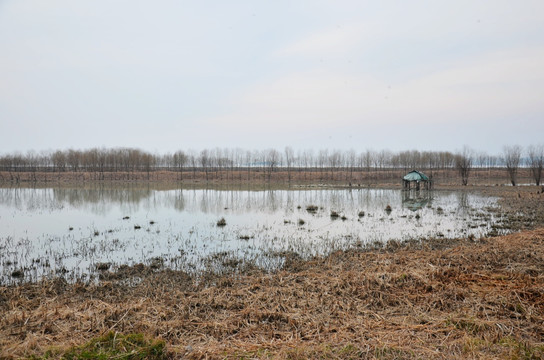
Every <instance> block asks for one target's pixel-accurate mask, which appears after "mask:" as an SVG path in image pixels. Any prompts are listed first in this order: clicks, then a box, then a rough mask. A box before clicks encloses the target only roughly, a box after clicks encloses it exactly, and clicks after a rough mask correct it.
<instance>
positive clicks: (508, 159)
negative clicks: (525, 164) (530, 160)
mask: <svg viewBox="0 0 544 360" xmlns="http://www.w3.org/2000/svg"><path fill="white" fill-rule="evenodd" d="M521 152H522V148H521V146H519V145H513V146H505V147H504V148H503V158H502V160H503V162H504V166H506V171H507V172H508V176H509V177H510V182H511V183H512V186H516V184H517V177H518V168H519V164H520V160H521Z"/></svg>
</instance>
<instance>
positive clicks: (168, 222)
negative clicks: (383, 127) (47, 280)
mask: <svg viewBox="0 0 544 360" xmlns="http://www.w3.org/2000/svg"><path fill="white" fill-rule="evenodd" d="M501 220H502V219H501V216H500V211H498V205H497V199H496V198H492V197H484V196H480V195H477V194H475V193H470V192H463V191H456V192H446V191H433V192H424V191H421V192H419V193H416V192H403V191H401V190H380V189H360V190H340V189H314V190H267V191H249V190H248V191H241V190H232V191H226V190H214V189H207V190H195V189H178V190H167V191H161V190H154V189H150V188H141V187H134V188H131V187H126V188H105V187H94V188H85V189H81V188H76V189H73V188H43V189H33V188H2V189H0V283H3V284H9V283H14V282H23V281H35V280H38V279H40V278H42V277H49V276H59V275H60V276H63V277H65V278H66V279H68V280H69V281H76V280H82V281H92V280H93V279H94V278H96V277H97V276H98V275H99V274H100V272H102V271H107V270H114V269H118V268H119V267H123V266H127V265H128V266H131V265H135V264H139V263H143V264H145V265H148V266H151V267H152V268H153V267H154V268H161V267H167V268H172V269H178V270H183V271H187V272H189V273H199V272H201V271H203V270H205V269H213V270H214V271H218V272H221V271H223V270H228V269H230V270H232V269H233V268H238V269H243V267H244V266H245V265H248V264H251V266H255V265H256V266H259V267H262V268H265V269H271V270H272V269H276V268H278V267H281V265H282V264H283V262H284V261H285V256H286V254H290V255H291V256H293V255H294V254H296V255H295V256H300V257H303V258H308V257H311V256H314V255H325V254H328V253H330V252H331V251H334V250H339V249H348V248H352V247H364V246H376V245H377V244H383V243H385V242H387V241H390V240H397V241H405V240H412V239H422V238H430V237H445V238H457V237H469V236H474V237H475V238H478V237H481V236H485V235H486V234H488V233H489V232H490V231H496V230H493V229H494V226H495V225H496V224H498V223H500V222H501Z"/></svg>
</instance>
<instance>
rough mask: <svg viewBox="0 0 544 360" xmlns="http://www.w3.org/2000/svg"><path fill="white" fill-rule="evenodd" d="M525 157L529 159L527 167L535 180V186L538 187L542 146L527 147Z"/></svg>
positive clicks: (542, 153)
mask: <svg viewBox="0 0 544 360" xmlns="http://www.w3.org/2000/svg"><path fill="white" fill-rule="evenodd" d="M527 156H528V158H529V167H530V168H531V173H532V175H533V179H535V183H536V186H539V185H540V179H541V178H542V166H543V163H544V145H542V144H541V145H531V146H529V148H528V149H527Z"/></svg>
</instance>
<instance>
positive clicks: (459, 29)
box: [0, 0, 544, 153]
mask: <svg viewBox="0 0 544 360" xmlns="http://www.w3.org/2000/svg"><path fill="white" fill-rule="evenodd" d="M543 142H544V1H542V0H535V1H533V0H520V1H513V0H508V1H504V0H489V1H483V0H482V1H480V0H457V1H438V0H434V1H419V0H414V1H400V0H399V1H390V0H384V1H374V0H373V1H365V0H356V1H355V0H354V1H332V0H311V1H309V0H308V1H304V0H301V1H292V0H290V1H284V0H276V1H249V0H248V1H236V0H233V1H217V0H205V1H182V0H160V1H139V0H130V1H129V0H93V1H73V0H48V1H43V0H0V153H11V152H16V151H20V152H26V151H29V150H36V151H47V150H57V149H61V150H62V149H88V148H93V147H106V148H117V147H134V148H139V149H143V150H146V151H150V152H156V153H167V152H173V151H176V150H180V149H181V150H183V149H194V150H201V149H206V148H207V149H212V148H216V147H219V148H242V149H252V150H259V149H266V148H275V149H278V150H281V149H283V148H284V147H286V146H291V147H292V148H294V149H331V150H332V149H338V150H350V149H354V150H356V151H364V150H367V149H374V150H391V151H401V150H412V149H416V150H421V151H423V150H437V151H441V150H444V151H457V150H459V149H461V148H462V147H463V146H465V145H466V146H469V147H471V148H472V149H475V150H478V151H486V152H488V153H500V152H501V150H502V148H503V146H505V145H513V144H519V145H522V146H527V145H530V144H542V143H543Z"/></svg>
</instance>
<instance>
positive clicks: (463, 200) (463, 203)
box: [455, 191, 470, 214]
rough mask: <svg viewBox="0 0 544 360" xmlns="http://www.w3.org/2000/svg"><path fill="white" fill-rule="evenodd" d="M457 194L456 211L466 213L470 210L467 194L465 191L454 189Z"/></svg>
mask: <svg viewBox="0 0 544 360" xmlns="http://www.w3.org/2000/svg"><path fill="white" fill-rule="evenodd" d="M455 195H456V196H457V206H458V210H457V212H458V213H460V214H467V213H468V212H469V210H470V202H469V201H468V194H467V193H466V192H465V191H456V192H455Z"/></svg>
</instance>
